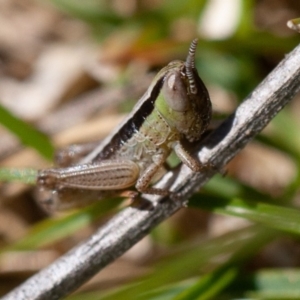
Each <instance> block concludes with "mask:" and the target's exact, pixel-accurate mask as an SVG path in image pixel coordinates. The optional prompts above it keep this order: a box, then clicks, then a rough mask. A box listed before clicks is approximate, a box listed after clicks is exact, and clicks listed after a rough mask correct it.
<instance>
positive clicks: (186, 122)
mask: <svg viewBox="0 0 300 300" xmlns="http://www.w3.org/2000/svg"><path fill="white" fill-rule="evenodd" d="M196 45H197V40H194V41H193V42H192V44H191V46H190V50H189V54H188V57H187V60H186V62H183V61H173V62H171V63H170V64H169V65H168V66H167V67H166V68H165V75H164V79H163V83H162V88H161V92H160V94H159V96H158V99H157V101H156V103H155V106H156V108H157V109H158V110H159V111H160V113H161V114H162V115H163V116H164V118H165V120H166V121H167V122H168V123H169V125H170V126H171V127H172V128H174V129H175V130H177V131H178V132H179V133H180V134H181V135H183V136H184V137H185V138H186V139H187V140H188V141H190V142H193V141H197V140H199V139H200V137H201V134H202V133H203V132H204V131H205V130H206V128H207V126H208V124H209V122H210V119H211V102H210V98H209V94H208V91H207V89H206V87H205V85H204V83H203V82H202V80H201V79H200V77H199V75H198V72H197V70H196V68H195V50H196Z"/></svg>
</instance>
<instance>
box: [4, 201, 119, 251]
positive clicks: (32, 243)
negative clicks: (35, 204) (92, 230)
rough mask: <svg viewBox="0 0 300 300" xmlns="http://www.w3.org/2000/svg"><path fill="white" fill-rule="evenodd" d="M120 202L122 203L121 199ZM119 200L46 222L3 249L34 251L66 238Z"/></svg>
mask: <svg viewBox="0 0 300 300" xmlns="http://www.w3.org/2000/svg"><path fill="white" fill-rule="evenodd" d="M119 201H121V200H120V199H119ZM119 201H118V199H109V200H107V201H106V200H102V201H99V202H97V203H95V204H93V205H90V206H88V207H86V208H84V209H81V210H79V211H76V212H73V213H71V214H69V215H65V216H62V217H58V218H55V219H54V218H52V219H47V220H44V221H42V222H40V223H38V224H36V225H35V226H34V227H32V228H31V229H30V231H29V232H28V234H27V235H26V236H25V237H24V238H23V239H21V240H19V241H18V242H16V243H15V244H13V245H10V246H9V247H7V248H5V249H3V251H1V252H6V251H12V250H32V249H35V248H37V247H41V246H45V245H48V244H50V243H53V242H57V241H58V240H60V239H62V238H65V237H66V236H69V235H71V234H73V233H74V232H76V231H78V230H80V229H81V228H83V227H85V226H87V225H88V224H90V223H91V222H92V221H94V220H95V219H98V218H100V217H101V216H103V215H104V214H106V213H107V212H108V211H110V210H112V209H113V208H114V207H116V206H117V205H118V204H119Z"/></svg>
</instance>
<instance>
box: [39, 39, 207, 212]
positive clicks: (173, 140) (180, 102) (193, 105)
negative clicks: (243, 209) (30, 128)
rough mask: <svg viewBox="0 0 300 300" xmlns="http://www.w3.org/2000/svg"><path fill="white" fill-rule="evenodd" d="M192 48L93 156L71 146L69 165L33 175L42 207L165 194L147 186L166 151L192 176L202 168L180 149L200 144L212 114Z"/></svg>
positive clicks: (154, 83)
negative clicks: (133, 192)
mask: <svg viewBox="0 0 300 300" xmlns="http://www.w3.org/2000/svg"><path fill="white" fill-rule="evenodd" d="M196 47H197V39H195V40H193V41H192V43H191V45H190V48H189V53H188V55H187V58H186V61H185V62H184V61H179V60H176V61H172V62H170V63H169V64H168V65H167V66H166V67H164V68H163V69H162V70H161V71H160V72H159V73H158V74H157V75H156V77H155V78H154V80H153V81H152V83H151V85H150V87H149V88H148V90H147V91H146V93H145V94H144V95H143V96H142V97H141V99H140V100H139V101H138V102H137V104H136V105H135V107H134V108H133V111H132V112H131V113H130V114H129V116H128V117H127V118H126V119H125V120H124V121H123V122H122V123H121V124H120V125H119V126H118V127H117V128H116V129H115V130H114V131H113V132H112V133H111V134H110V135H109V136H108V137H107V138H105V139H104V140H103V141H102V142H100V143H99V145H97V146H95V147H94V149H93V150H92V151H90V149H88V148H89V147H88V148H87V149H88V150H84V149H83V150H82V153H80V152H81V150H80V151H78V153H80V155H79V157H77V148H76V146H73V147H71V148H70V149H69V151H67V152H66V153H68V156H69V159H70V166H67V167H57V168H51V169H45V170H40V171H39V172H38V177H37V184H38V187H39V189H40V191H42V192H43V194H44V195H43V196H42V198H43V199H42V204H43V205H44V206H46V207H48V209H49V208H50V209H55V210H56V209H64V208H68V207H71V206H80V205H83V204H84V203H88V202H91V201H94V200H97V199H101V198H103V197H106V196H108V195H109V196H110V195H115V194H121V193H122V192H124V191H128V189H129V188H130V187H135V189H136V190H137V191H138V192H140V193H146V194H155V195H162V196H166V195H169V194H170V193H171V192H170V191H169V190H167V189H160V188H155V187H153V186H152V185H151V183H152V181H153V179H154V177H155V176H156V175H157V174H158V173H159V171H160V169H161V168H163V166H164V163H165V161H166V159H167V157H168V156H169V155H170V153H171V151H175V153H176V155H177V156H178V158H179V159H180V160H181V162H182V163H184V164H186V165H187V166H188V167H189V168H190V169H191V170H192V171H194V172H199V171H201V170H202V169H203V167H204V166H203V165H202V164H201V163H200V162H199V161H198V160H196V159H195V158H193V157H192V156H191V154H189V153H188V151H186V149H185V147H184V144H185V142H187V143H189V142H195V141H198V140H200V138H201V135H202V134H203V132H204V131H205V130H206V129H207V126H208V125H209V123H210V119H211V114H212V107H211V101H210V98H209V94H208V91H207V89H206V87H205V85H204V83H203V82H202V80H201V79H200V77H199V75H198V73H197V70H196V68H195V51H196ZM75 149H76V150H75ZM78 149H80V148H78ZM87 151H90V152H89V153H86V152H87ZM81 156H82V157H81ZM72 157H73V159H72Z"/></svg>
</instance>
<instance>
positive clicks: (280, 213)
mask: <svg viewBox="0 0 300 300" xmlns="http://www.w3.org/2000/svg"><path fill="white" fill-rule="evenodd" d="M189 204H190V206H193V207H197V208H201V209H207V210H209V211H213V212H216V213H221V214H225V215H231V216H236V217H241V218H245V219H247V220H250V221H254V222H258V223H260V224H263V225H265V226H268V227H271V228H274V229H279V230H282V231H286V232H289V233H295V234H300V211H299V210H298V209H293V208H287V207H282V206H278V205H271V204H267V203H262V202H259V199H255V201H248V200H244V199H240V198H231V199H225V198H221V197H215V196H211V195H200V194H197V195H194V196H193V197H192V198H191V201H190V203H189Z"/></svg>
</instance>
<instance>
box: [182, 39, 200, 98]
mask: <svg viewBox="0 0 300 300" xmlns="http://www.w3.org/2000/svg"><path fill="white" fill-rule="evenodd" d="M197 44H198V39H194V40H193V41H192V43H191V45H190V48H189V54H188V56H187V58H186V62H185V68H186V76H187V78H188V81H189V86H190V91H191V93H192V94H196V93H197V88H196V84H195V80H194V75H193V69H195V53H196V48H197Z"/></svg>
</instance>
